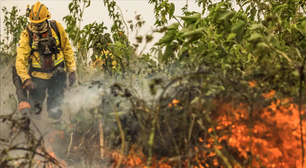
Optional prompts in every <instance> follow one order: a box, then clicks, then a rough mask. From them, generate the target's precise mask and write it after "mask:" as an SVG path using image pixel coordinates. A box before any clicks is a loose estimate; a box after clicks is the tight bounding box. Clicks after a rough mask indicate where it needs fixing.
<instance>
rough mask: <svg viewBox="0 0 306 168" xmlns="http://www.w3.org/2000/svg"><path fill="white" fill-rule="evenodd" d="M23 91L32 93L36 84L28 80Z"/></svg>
mask: <svg viewBox="0 0 306 168" xmlns="http://www.w3.org/2000/svg"><path fill="white" fill-rule="evenodd" d="M23 89H26V90H27V91H32V90H34V89H35V83H34V82H32V80H31V79H28V80H26V81H25V82H24V85H23Z"/></svg>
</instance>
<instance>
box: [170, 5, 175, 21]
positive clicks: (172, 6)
mask: <svg viewBox="0 0 306 168" xmlns="http://www.w3.org/2000/svg"><path fill="white" fill-rule="evenodd" d="M174 11H175V5H174V4H173V3H171V4H170V9H169V19H171V18H172V16H173V14H174Z"/></svg>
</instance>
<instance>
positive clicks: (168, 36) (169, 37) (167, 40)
mask: <svg viewBox="0 0 306 168" xmlns="http://www.w3.org/2000/svg"><path fill="white" fill-rule="evenodd" d="M175 35H176V33H175V31H173V30H169V31H167V32H166V33H165V35H164V36H163V37H162V38H161V39H160V40H159V41H158V42H157V43H155V45H162V44H165V43H170V42H171V41H172V40H173V39H174V37H175Z"/></svg>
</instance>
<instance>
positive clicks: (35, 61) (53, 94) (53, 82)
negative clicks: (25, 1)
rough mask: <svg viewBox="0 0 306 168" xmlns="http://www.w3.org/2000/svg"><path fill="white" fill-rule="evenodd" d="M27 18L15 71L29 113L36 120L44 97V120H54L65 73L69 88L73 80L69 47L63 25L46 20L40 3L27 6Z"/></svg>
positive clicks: (57, 116)
mask: <svg viewBox="0 0 306 168" xmlns="http://www.w3.org/2000/svg"><path fill="white" fill-rule="evenodd" d="M27 16H28V18H29V20H30V24H29V25H28V26H27V27H26V29H25V30H23V31H22V33H21V35H20V40H19V43H18V45H17V58H16V63H15V68H16V71H17V74H18V76H19V77H20V80H21V82H22V85H23V88H24V89H25V90H27V91H28V96H29V97H28V98H29V100H28V101H29V104H30V107H31V114H37V115H38V116H39V117H38V118H40V111H41V107H42V104H43V102H44V100H45V97H46V96H47V100H46V101H47V112H48V117H49V118H52V119H55V120H58V119H60V118H61V116H62V108H61V106H62V102H63V100H64V93H63V92H64V89H65V87H66V79H67V74H69V75H68V78H69V86H72V85H73V84H74V82H75V81H76V73H75V71H76V63H75V59H74V53H73V50H72V46H71V44H70V42H69V39H68V36H67V34H66V32H65V30H64V28H63V26H62V25H61V24H60V23H59V22H57V21H55V20H50V18H51V13H50V12H49V11H48V8H47V7H46V6H45V5H44V4H42V3H40V2H39V1H38V2H36V3H35V4H34V5H32V6H31V8H29V6H28V8H27ZM46 92H47V95H46ZM25 107H27V108H28V107H29V106H25Z"/></svg>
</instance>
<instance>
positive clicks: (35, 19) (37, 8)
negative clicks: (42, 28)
mask: <svg viewBox="0 0 306 168" xmlns="http://www.w3.org/2000/svg"><path fill="white" fill-rule="evenodd" d="M50 18H51V13H50V12H49V11H48V8H47V7H46V6H45V5H44V4H42V3H40V2H39V1H37V2H36V3H35V4H34V5H32V7H31V11H30V13H29V19H30V21H31V22H32V23H41V22H43V21H45V20H46V19H50Z"/></svg>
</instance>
